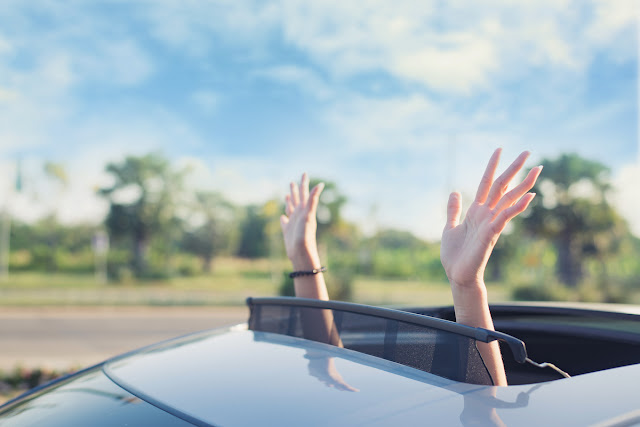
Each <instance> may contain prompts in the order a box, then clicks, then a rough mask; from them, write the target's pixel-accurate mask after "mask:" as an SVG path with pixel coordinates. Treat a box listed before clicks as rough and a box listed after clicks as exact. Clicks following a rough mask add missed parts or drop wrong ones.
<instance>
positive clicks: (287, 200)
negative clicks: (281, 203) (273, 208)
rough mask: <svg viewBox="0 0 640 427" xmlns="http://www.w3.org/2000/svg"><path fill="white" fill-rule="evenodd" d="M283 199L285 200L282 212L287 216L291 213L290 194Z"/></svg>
mask: <svg viewBox="0 0 640 427" xmlns="http://www.w3.org/2000/svg"><path fill="white" fill-rule="evenodd" d="M284 200H285V209H284V212H285V213H286V214H287V216H291V214H292V213H293V204H291V196H290V195H288V194H287V195H286V196H285V198H284Z"/></svg>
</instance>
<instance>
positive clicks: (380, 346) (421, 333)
mask: <svg viewBox="0 0 640 427" xmlns="http://www.w3.org/2000/svg"><path fill="white" fill-rule="evenodd" d="M249 329H251V330H254V331H262V332H272V333H277V334H283V335H289V336H294V337H299V338H305V339H310V340H314V341H319V342H324V343H327V344H332V345H339V346H343V347H344V348H347V349H350V350H354V351H358V352H361V353H366V354H369V355H372V356H376V357H380V358H383V359H387V360H390V361H392V362H397V363H400V364H402V365H405V366H410V367H412V368H416V369H420V370H421V371H425V372H429V373H432V374H434V375H438V376H440V377H444V378H448V379H451V380H454V381H460V382H466V383H471V384H484V385H492V384H493V382H492V380H491V376H490V375H489V372H488V371H487V368H486V366H485V365H484V362H483V360H482V357H481V356H480V353H479V352H478V349H477V348H476V341H475V340H474V339H472V338H469V337H466V336H462V335H458V334H455V333H452V332H447V331H443V330H439V329H434V328H431V327H427V326H423V325H416V324H412V323H410V322H404V321H400V320H395V319H388V318H385V317H378V316H372V315H366V314H361V313H352V312H348V311H342V310H338V309H322V308H309V307H299V306H289V305H277V304H259V305H255V306H253V307H252V312H251V318H250V319H249Z"/></svg>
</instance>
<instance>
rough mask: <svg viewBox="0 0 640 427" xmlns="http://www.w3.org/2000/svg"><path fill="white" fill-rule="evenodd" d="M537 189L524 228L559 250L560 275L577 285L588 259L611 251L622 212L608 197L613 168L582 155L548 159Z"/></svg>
mask: <svg viewBox="0 0 640 427" xmlns="http://www.w3.org/2000/svg"><path fill="white" fill-rule="evenodd" d="M542 165H543V166H544V169H543V172H542V174H541V176H540V178H539V179H538V182H537V183H536V186H535V187H534V189H533V190H532V191H534V192H536V193H537V194H538V197H536V199H534V201H533V203H532V206H531V207H530V208H529V212H528V213H525V215H526V216H523V218H522V222H521V224H522V225H523V227H524V229H525V230H527V231H528V232H530V233H532V234H533V235H534V236H536V237H543V238H545V239H548V240H550V241H551V242H552V243H553V245H554V247H555V250H556V252H557V262H556V274H557V276H558V279H559V280H560V281H561V282H563V283H565V284H567V285H569V286H572V287H575V286H576V285H577V284H578V283H579V282H580V280H581V279H582V278H583V276H584V262H585V260H586V259H587V258H589V257H597V256H602V255H603V254H605V253H606V252H607V251H609V250H611V249H612V247H613V245H614V242H613V240H614V239H615V236H616V233H614V231H615V229H616V227H617V225H619V224H620V223H621V220H620V217H619V216H618V215H617V214H616V212H615V211H614V209H613V208H612V207H611V206H610V205H609V203H608V202H607V197H606V196H607V192H608V191H609V189H610V185H609V169H608V168H607V167H606V166H604V165H603V164H601V163H599V162H596V161H591V160H587V159H584V158H582V157H579V156H578V155H577V154H563V155H561V156H560V157H559V158H557V159H552V160H549V159H546V160H544V161H543V162H542Z"/></svg>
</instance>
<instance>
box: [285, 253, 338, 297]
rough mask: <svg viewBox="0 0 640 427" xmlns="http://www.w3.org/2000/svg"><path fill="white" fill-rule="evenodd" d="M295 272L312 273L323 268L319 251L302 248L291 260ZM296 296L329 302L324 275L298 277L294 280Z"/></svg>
mask: <svg viewBox="0 0 640 427" xmlns="http://www.w3.org/2000/svg"><path fill="white" fill-rule="evenodd" d="M291 264H292V266H293V271H311V270H313V269H319V268H320V267H322V265H321V263H320V257H319V256H318V251H317V250H315V249H308V248H304V247H303V248H301V249H300V250H299V251H298V252H297V253H296V255H295V256H294V257H292V259H291ZM293 285H294V289H295V295H296V296H297V297H301V298H313V299H320V300H328V299H329V293H328V292H327V285H326V283H325V281H324V275H323V274H322V273H317V274H312V275H308V276H298V277H296V278H294V279H293Z"/></svg>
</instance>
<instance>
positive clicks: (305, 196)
mask: <svg viewBox="0 0 640 427" xmlns="http://www.w3.org/2000/svg"><path fill="white" fill-rule="evenodd" d="M308 200H309V175H307V174H306V172H305V173H303V174H302V178H300V203H302V205H303V206H304V205H306V204H307V201H308Z"/></svg>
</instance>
